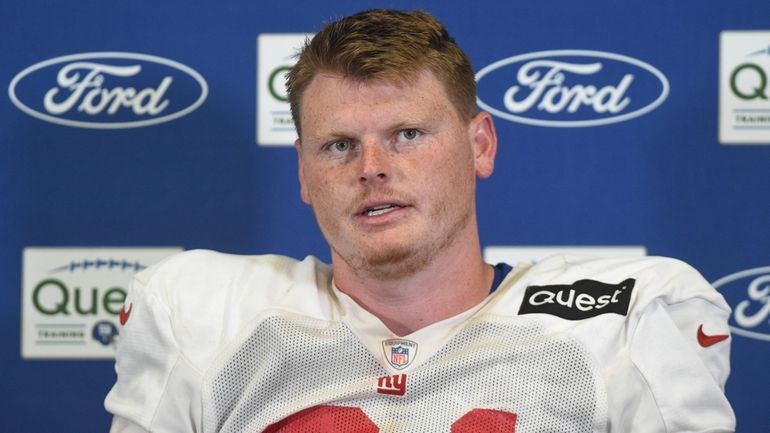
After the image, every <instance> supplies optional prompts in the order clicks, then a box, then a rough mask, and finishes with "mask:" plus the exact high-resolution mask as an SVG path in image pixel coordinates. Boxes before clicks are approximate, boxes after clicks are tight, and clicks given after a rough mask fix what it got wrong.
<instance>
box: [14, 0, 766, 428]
mask: <svg viewBox="0 0 770 433" xmlns="http://www.w3.org/2000/svg"><path fill="white" fill-rule="evenodd" d="M373 7H394V8H399V9H424V10H427V11H429V12H431V13H433V14H434V15H436V16H437V17H438V18H439V19H440V20H442V21H443V22H444V23H445V24H446V25H447V27H448V28H449V29H450V32H452V34H453V35H454V37H455V38H456V39H457V40H458V42H459V43H460V45H461V46H462V47H464V49H465V50H466V51H467V53H468V55H469V56H470V58H471V61H472V62H473V65H474V70H475V71H476V78H477V81H478V89H479V95H478V105H479V107H480V109H483V110H486V111H488V112H490V113H491V114H492V115H493V117H494V119H495V122H496V127H497V132H498V136H499V140H500V143H499V154H498V155H499V156H498V160H497V164H496V172H495V174H494V175H493V176H492V178H491V179H488V180H484V181H481V182H480V184H479V188H478V200H479V204H478V209H479V222H480V230H481V236H482V242H483V244H484V247H485V255H486V258H487V260H488V261H490V262H494V261H508V262H513V263H515V262H518V261H537V260H539V259H541V258H542V257H545V256H547V255H549V254H552V253H554V252H557V251H572V252H577V253H589V254H597V255H607V256H612V255H626V256H628V255H637V256H641V255H666V256H674V257H677V258H680V259H683V260H685V261H687V262H689V263H691V264H692V265H693V266H695V267H696V268H697V269H699V270H700V271H701V272H702V273H703V275H704V276H705V277H706V278H707V279H708V280H709V281H711V282H712V283H713V284H714V286H715V287H716V288H717V289H718V290H719V291H720V292H721V293H722V294H723V295H724V297H725V298H726V299H727V301H728V303H729V304H730V305H731V306H732V308H733V315H732V317H731V319H730V321H731V323H730V324H731V327H732V330H733V336H732V338H731V344H732V348H733V352H732V374H731V377H730V379H729V382H728V384H727V394H728V397H729V398H730V400H731V401H732V403H733V405H734V408H735V412H736V414H737V417H738V431H739V432H747V433H763V432H770V412H768V410H767V407H766V403H765V402H766V401H767V398H768V395H769V394H770V369H768V368H767V365H768V361H770V321H769V318H770V6H768V4H767V1H766V0H736V1H731V2H717V1H676V2H674V1H662V0H653V1H628V2H616V1H612V0H601V1H588V2H573V1H566V0H564V1H550V2H539V3H537V2H523V1H492V0H478V1H474V2H470V3H469V2H465V1H463V2H460V1H457V2H453V1H415V2H406V1H393V2H377V1H366V0H362V1H330V2H312V1H284V2H256V1H246V0H225V1H221V2H213V1H211V2H205V1H199V2H181V1H170V2H150V1H147V0H136V1H133V2H107V3H105V2H96V1H92V0H84V1H78V2H74V3H73V2H58V3H57V2H42V1H39V0H31V1H27V2H8V1H7V2H3V3H2V4H0V28H2V29H3V30H2V35H3V37H2V38H0V48H2V49H0V83H2V85H3V86H5V87H4V88H5V89H6V91H5V92H4V93H3V94H2V96H0V150H1V151H0V278H1V280H0V283H1V285H0V320H2V323H1V324H0V337H2V338H1V339H0V343H2V344H3V350H2V351H0V368H2V371H3V372H4V373H3V379H2V380H1V381H0V391H2V394H3V395H5V396H6V398H5V403H4V404H3V405H2V406H3V407H2V408H0V413H2V414H3V421H2V425H3V426H2V427H0V430H2V431H7V432H96V431H106V430H107V429H108V426H109V422H110V419H109V416H108V414H107V413H106V412H105V411H104V409H103V407H102V400H103V398H104V395H105V394H106V393H107V391H108V390H109V388H110V386H111V385H112V383H113V381H114V378H115V376H114V370H113V366H112V363H111V359H112V357H113V355H114V350H115V342H116V339H118V338H119V328H120V323H121V322H122V321H125V320H126V318H127V317H128V315H129V314H130V310H129V311H126V310H124V309H123V300H124V299H125V296H126V286H127V282H128V280H129V278H130V276H131V275H132V274H133V273H135V272H137V271H138V270H141V269H143V268H145V267H147V266H150V265H152V264H153V263H156V262H157V261H159V260H161V259H163V258H164V257H166V256H168V255H170V254H173V253H175V252H178V251H182V250H185V249H191V248H209V249H216V250H220V251H226V252H231V253H239V254H259V253H279V254H285V255H289V256H293V257H297V258H302V257H304V256H306V255H309V254H312V255H315V256H318V257H321V258H322V259H324V260H328V258H329V252H328V248H327V246H326V244H325V242H324V240H323V238H322V237H321V235H320V233H319V231H318V228H317V226H316V224H315V221H314V219H313V216H312V213H311V211H310V209H309V208H308V207H307V206H305V205H304V204H303V203H302V202H301V201H300V198H299V190H298V181H297V173H296V166H297V163H296V154H295V150H294V149H293V148H292V143H293V141H294V139H295V132H294V128H293V124H292V121H291V116H290V114H289V110H288V105H287V103H286V94H285V90H284V87H283V84H284V74H285V73H286V71H287V70H288V68H290V67H291V65H292V64H293V62H294V58H293V55H294V53H295V51H296V49H297V47H298V46H299V45H301V44H302V42H303V41H304V40H305V38H306V37H308V36H311V35H312V34H313V33H314V32H317V31H318V30H319V29H320V27H321V25H322V23H323V22H324V21H329V20H332V19H335V18H337V17H340V16H343V15H347V14H350V13H353V12H356V11H358V10H362V9H368V8H373Z"/></svg>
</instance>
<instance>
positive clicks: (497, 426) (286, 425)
mask: <svg viewBox="0 0 770 433" xmlns="http://www.w3.org/2000/svg"><path fill="white" fill-rule="evenodd" d="M379 431H380V429H379V428H378V427H377V426H376V425H375V424H374V423H373V422H372V420H371V419H369V417H368V416H367V415H366V414H365V413H364V411H363V410H361V409H360V408H357V407H345V406H315V407H311V408H309V409H305V410H303V411H299V412H297V413H295V414H294V415H291V416H289V417H288V418H284V419H283V420H281V421H279V422H277V423H275V424H271V425H269V426H267V428H266V429H265V430H264V432H263V433H332V432H334V433H377V432H379ZM452 433H516V414H515V413H510V412H504V411H502V410H492V409H473V410H472V411H470V412H468V413H466V414H465V415H463V416H462V417H460V419H458V420H457V421H455V422H454V424H452Z"/></svg>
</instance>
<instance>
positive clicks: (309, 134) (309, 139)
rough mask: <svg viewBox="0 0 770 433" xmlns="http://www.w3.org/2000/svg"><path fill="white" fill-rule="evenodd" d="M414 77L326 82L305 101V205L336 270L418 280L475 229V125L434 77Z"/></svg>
mask: <svg viewBox="0 0 770 433" xmlns="http://www.w3.org/2000/svg"><path fill="white" fill-rule="evenodd" d="M414 78H415V79H414V80H411V81H410V82H409V83H393V82H387V81H381V80H369V81H354V80H350V79H346V78H343V77H341V76H338V75H332V74H320V75H318V76H316V77H315V78H314V79H313V81H312V82H311V83H310V85H309V86H308V87H307V89H306V91H305V93H304V95H303V97H302V101H301V122H302V136H301V137H300V139H299V140H298V141H297V143H296V147H297V151H298V153H299V171H300V184H301V195H302V199H303V201H305V202H306V203H307V204H309V205H310V206H312V207H313V212H314V213H315V216H316V219H317V220H318V224H319V226H320V228H321V231H322V232H323V234H324V236H325V238H326V240H327V242H328V243H329V245H330V246H331V248H332V260H333V262H334V263H335V266H338V262H339V261H343V262H344V263H345V264H346V265H347V266H348V267H349V268H350V269H351V270H353V272H355V273H357V274H358V275H359V276H365V275H368V276H375V277H379V278H399V277H403V276H407V275H410V274H412V273H414V272H416V271H419V270H420V269H422V268H424V267H425V266H426V265H427V264H428V263H430V261H431V258H432V257H435V255H436V254H437V253H440V252H441V251H442V250H444V249H445V248H446V247H447V246H448V245H450V244H452V242H453V241H454V240H455V239H457V238H458V237H459V236H461V235H462V234H463V233H466V231H467V230H474V231H475V230H476V227H475V177H476V174H477V169H476V166H475V162H474V146H473V143H472V137H473V133H472V129H473V128H472V125H473V124H474V122H475V121H476V120H475V119H474V120H471V122H470V125H469V123H468V122H466V121H463V120H461V119H460V117H459V115H458V114H457V111H456V109H455V108H454V106H453V105H452V104H451V103H450V101H449V98H448V97H447V95H446V92H445V91H444V88H443V86H442V85H441V83H440V82H439V81H438V80H437V79H436V78H435V77H434V76H433V74H432V73H430V72H427V71H423V72H421V73H420V74H418V75H416V76H415V77H414ZM477 117H478V116H477Z"/></svg>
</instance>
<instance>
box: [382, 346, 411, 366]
mask: <svg viewBox="0 0 770 433" xmlns="http://www.w3.org/2000/svg"><path fill="white" fill-rule="evenodd" d="M382 355H383V358H384V360H385V361H386V362H387V363H388V365H390V366H391V367H392V368H395V369H396V370H403V369H405V368H407V367H409V365H410V364H412V362H414V360H415V358H417V343H416V342H414V341H412V340H407V339H405V338H389V339H387V340H384V341H383V342H382Z"/></svg>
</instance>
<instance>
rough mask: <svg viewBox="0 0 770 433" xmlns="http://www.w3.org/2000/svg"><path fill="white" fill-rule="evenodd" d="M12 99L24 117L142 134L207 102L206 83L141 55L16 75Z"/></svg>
mask: <svg viewBox="0 0 770 433" xmlns="http://www.w3.org/2000/svg"><path fill="white" fill-rule="evenodd" d="M8 95H9V96H10V98H11V101H12V102H13V104H14V105H16V107H18V108H19V109H20V110H21V111H23V112H25V113H27V114H29V115H30V116H33V117H36V118H38V119H41V120H45V121H47V122H52V123H57V124H60V125H66V126H74V127H79V128H98V129H119V128H138V127H142V126H149V125H155V124H158V123H163V122H168V121H171V120H174V119H178V118H180V117H182V116H185V115H187V114H189V113H190V112H192V111H194V110H195V109H197V108H198V107H200V105H201V104H203V102H204V101H205V100H206V97H207V95H208V85H207V84H206V80H204V79H203V77H202V76H201V75H200V74H199V73H198V72H196V71H195V70H193V69H192V68H190V67H188V66H185V65H183V64H181V63H178V62H175V61H173V60H169V59H164V58H162V57H157V56H150V55H147V54H138V53H122V52H103V53H82V54H73V55H69V56H63V57H56V58H54V59H50V60H46V61H43V62H40V63H37V64H34V65H32V66H30V67H28V68H26V69H24V70H23V71H21V72H19V73H18V74H16V76H15V77H14V78H13V80H11V84H10V85H9V86H8Z"/></svg>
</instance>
